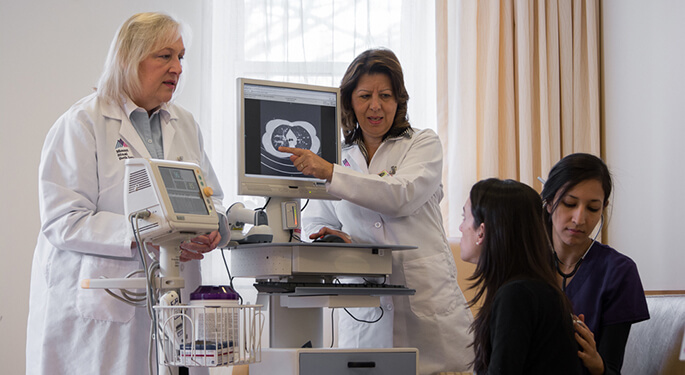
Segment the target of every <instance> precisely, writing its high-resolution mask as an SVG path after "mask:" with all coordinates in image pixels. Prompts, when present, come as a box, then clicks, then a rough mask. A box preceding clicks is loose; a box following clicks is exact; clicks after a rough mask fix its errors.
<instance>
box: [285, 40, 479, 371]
mask: <svg viewBox="0 0 685 375" xmlns="http://www.w3.org/2000/svg"><path fill="white" fill-rule="evenodd" d="M341 96H342V107H343V109H342V117H343V129H344V133H345V145H344V147H343V151H342V165H337V164H336V165H333V164H331V163H328V162H327V161H325V160H324V159H322V158H320V157H318V156H317V155H316V154H314V153H312V152H311V151H308V150H301V149H294V148H285V147H284V148H279V150H280V151H283V152H291V153H293V155H292V156H291V160H292V161H293V164H294V165H295V166H296V167H297V168H298V170H300V171H301V172H302V173H304V174H307V175H311V176H314V177H317V178H321V179H325V180H326V181H327V182H326V187H327V190H328V192H329V193H331V194H333V195H335V196H337V197H339V198H341V200H340V201H311V202H310V203H309V205H308V207H307V209H306V210H305V211H304V212H303V218H302V221H303V227H304V229H305V231H306V232H307V233H310V238H311V239H314V238H318V237H322V236H324V235H326V234H336V235H338V236H340V237H342V238H343V239H345V241H346V242H358V243H381V244H392V245H414V246H418V249H417V250H402V251H394V252H393V267H392V274H391V275H390V278H389V279H388V280H385V281H387V283H389V284H399V285H406V286H407V287H409V288H411V289H416V294H415V295H413V296H392V297H389V296H385V297H382V298H381V308H380V309H371V308H361V309H348V310H349V311H350V313H351V315H353V317H352V316H348V314H346V313H345V312H341V315H340V319H339V329H338V331H339V339H338V344H339V346H340V347H354V348H374V347H375V348H383V347H415V348H418V349H419V372H420V374H422V375H423V374H434V373H437V372H440V371H466V370H467V368H468V364H469V363H470V362H471V361H472V360H473V356H474V354H473V349H472V348H470V347H469V344H470V343H471V342H472V341H473V338H472V336H471V335H470V334H469V332H468V330H469V325H470V324H471V321H472V319H473V318H472V315H471V312H470V310H469V309H468V308H467V304H466V299H465V298H464V295H463V294H462V292H461V290H460V289H459V285H458V284H457V269H456V265H455V263H454V258H453V256H452V253H451V251H450V247H449V244H448V242H447V238H446V236H445V231H444V229H443V224H442V215H441V213H440V205H439V204H440V200H441V199H442V197H443V190H442V146H441V144H440V139H439V138H438V136H437V135H436V134H435V132H433V131H432V130H428V129H424V130H416V129H414V128H412V127H411V125H410V124H409V121H408V119H407V100H408V99H409V95H408V94H407V91H406V89H405V87H404V78H403V74H402V68H401V66H400V63H399V61H398V59H397V57H396V56H395V54H394V53H393V52H392V51H389V50H386V49H372V50H368V51H365V52H363V53H362V54H361V55H359V56H358V57H357V58H356V59H355V60H354V61H353V62H352V63H351V64H350V66H349V67H348V69H347V72H346V73H345V76H344V77H343V79H342V83H341ZM367 279H368V278H367ZM382 281H384V280H379V281H378V282H382ZM356 319H358V320H362V321H376V322H375V323H365V322H360V321H357V320H356Z"/></svg>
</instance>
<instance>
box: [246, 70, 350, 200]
mask: <svg viewBox="0 0 685 375" xmlns="http://www.w3.org/2000/svg"><path fill="white" fill-rule="evenodd" d="M245 85H258V86H269V87H280V88H290V89H300V90H311V91H321V92H328V93H334V94H335V96H336V106H335V117H336V132H335V134H336V145H337V147H336V153H335V155H336V160H335V164H339V163H340V158H341V153H342V143H341V142H342V132H341V129H342V125H341V110H340V109H341V100H340V89H339V88H338V87H329V86H319V85H312V84H303V83H293V82H281V81H271V80H263V79H252V78H243V77H240V78H238V79H237V88H238V126H237V130H238V132H237V136H238V139H239V142H238V157H237V160H238V194H239V195H250V196H265V197H279V198H300V199H327V200H338V199H339V198H337V197H335V196H333V195H332V194H330V193H328V192H327V191H326V181H325V180H321V179H316V178H298V177H291V178H280V177H279V178H276V177H274V178H270V177H268V176H266V177H253V176H251V175H247V174H246V173H245V136H244V135H245V92H244V87H245Z"/></svg>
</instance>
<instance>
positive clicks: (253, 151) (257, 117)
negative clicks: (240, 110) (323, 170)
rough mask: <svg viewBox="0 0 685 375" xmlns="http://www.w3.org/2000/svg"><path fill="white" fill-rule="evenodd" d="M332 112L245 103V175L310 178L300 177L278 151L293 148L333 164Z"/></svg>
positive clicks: (253, 101) (263, 102)
mask: <svg viewBox="0 0 685 375" xmlns="http://www.w3.org/2000/svg"><path fill="white" fill-rule="evenodd" d="M335 116H336V110H335V107H333V106H323V105H310V104H300V103H287V102H280V101H268V100H256V99H246V100H245V173H246V174H256V175H264V176H277V177H278V176H281V177H299V178H313V177H311V176H306V175H303V174H302V172H300V171H298V170H297V168H295V167H294V166H293V163H292V162H291V161H290V158H289V157H290V155H291V154H290V153H285V152H280V151H278V148H279V147H281V146H285V147H296V148H301V149H305V150H310V151H311V152H313V153H315V154H317V155H319V156H321V157H322V158H324V159H326V160H328V161H330V162H331V163H335V162H336V156H337V155H336V152H337V151H336V150H337V138H336V133H335V132H336V130H337V128H336V126H335V124H336V117H335Z"/></svg>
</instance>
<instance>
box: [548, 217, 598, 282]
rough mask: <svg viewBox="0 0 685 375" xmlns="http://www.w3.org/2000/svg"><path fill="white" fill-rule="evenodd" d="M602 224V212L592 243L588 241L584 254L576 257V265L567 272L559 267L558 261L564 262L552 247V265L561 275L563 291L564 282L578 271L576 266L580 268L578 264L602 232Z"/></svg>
mask: <svg viewBox="0 0 685 375" xmlns="http://www.w3.org/2000/svg"><path fill="white" fill-rule="evenodd" d="M603 226H604V214H602V216H600V217H599V229H598V230H597V233H595V236H594V237H592V243H590V246H588V248H587V250H585V254H583V256H582V257H580V259H578V261H577V262H576V265H575V266H574V267H573V271H571V272H569V273H564V272H563V271H562V270H561V267H559V263H561V264H564V263H563V262H562V261H561V260H559V256H558V255H557V252H556V250H554V249H552V252H553V253H554V266H555V267H556V269H557V273H559V275H561V278H562V279H563V280H562V283H561V290H563V291H564V292H565V291H566V283H567V281H568V279H569V278H571V277H573V275H575V274H576V272H578V268H580V264H581V263H583V260H584V259H585V256H586V255H587V253H589V252H590V249H591V248H592V246H593V245H594V244H595V242H597V236H598V235H599V234H600V233H601V232H602V227H603Z"/></svg>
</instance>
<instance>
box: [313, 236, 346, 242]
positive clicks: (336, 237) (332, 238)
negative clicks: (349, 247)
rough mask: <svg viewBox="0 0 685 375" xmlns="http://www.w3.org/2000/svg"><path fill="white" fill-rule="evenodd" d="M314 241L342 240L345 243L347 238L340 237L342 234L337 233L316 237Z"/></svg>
mask: <svg viewBox="0 0 685 375" xmlns="http://www.w3.org/2000/svg"><path fill="white" fill-rule="evenodd" d="M314 242H342V243H344V242H345V240H343V239H342V237H340V236H336V235H335V234H327V235H325V236H323V237H321V238H317V239H315V240H314Z"/></svg>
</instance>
